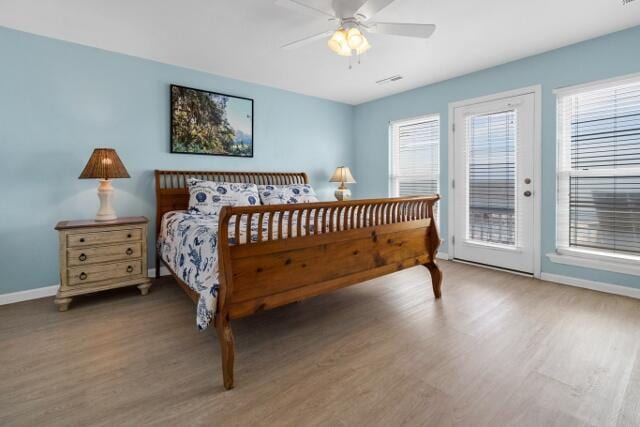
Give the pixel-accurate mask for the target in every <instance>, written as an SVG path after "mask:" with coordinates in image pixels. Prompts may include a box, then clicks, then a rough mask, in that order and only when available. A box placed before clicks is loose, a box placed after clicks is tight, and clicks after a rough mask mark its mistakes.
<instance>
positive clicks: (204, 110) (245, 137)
mask: <svg viewBox="0 0 640 427" xmlns="http://www.w3.org/2000/svg"><path fill="white" fill-rule="evenodd" d="M171 152H172V153H187V154H208V155H212V156H232V157H253V99H249V98H242V97H239V96H232V95H225V94H222V93H216V92H209V91H206V90H200V89H193V88H190V87H184V86H178V85H171Z"/></svg>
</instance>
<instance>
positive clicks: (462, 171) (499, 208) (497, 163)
mask: <svg viewBox="0 0 640 427" xmlns="http://www.w3.org/2000/svg"><path fill="white" fill-rule="evenodd" d="M534 100H535V97H534V94H532V93H531V94H525V95H519V96H513V97H509V98H504V99H499V100H493V101H487V102H481V103H477V104H471V105H465V106H460V107H457V108H455V109H454V145H455V146H454V159H455V162H454V169H455V171H454V174H453V175H454V180H455V181H454V183H453V185H454V188H453V192H454V200H455V201H454V203H455V210H454V239H453V242H452V243H453V257H454V258H455V259H459V260H464V261H470V262H476V263H481V264H486V265H490V266H495V267H500V268H506V269H509V270H515V271H520V272H524V273H531V274H532V273H533V269H534V250H533V230H534V203H533V198H534V197H536V195H535V190H536V189H535V188H533V183H534V182H535V181H534V179H533V172H534V151H533V150H534V136H535V135H534V122H535V112H534Z"/></svg>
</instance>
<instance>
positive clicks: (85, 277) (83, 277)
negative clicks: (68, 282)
mask: <svg viewBox="0 0 640 427" xmlns="http://www.w3.org/2000/svg"><path fill="white" fill-rule="evenodd" d="M86 279H87V273H85V272H84V271H83V272H82V273H80V280H86Z"/></svg>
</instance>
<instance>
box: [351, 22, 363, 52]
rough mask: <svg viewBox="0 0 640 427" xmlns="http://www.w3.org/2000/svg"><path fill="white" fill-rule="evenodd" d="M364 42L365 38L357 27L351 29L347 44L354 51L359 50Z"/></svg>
mask: <svg viewBox="0 0 640 427" xmlns="http://www.w3.org/2000/svg"><path fill="white" fill-rule="evenodd" d="M363 42H364V36H363V35H362V33H361V32H360V30H359V29H358V28H357V27H353V28H350V29H349V31H348V32H347V44H348V45H349V47H350V48H351V49H352V50H353V49H356V50H357V49H358V48H360V46H362V44H363Z"/></svg>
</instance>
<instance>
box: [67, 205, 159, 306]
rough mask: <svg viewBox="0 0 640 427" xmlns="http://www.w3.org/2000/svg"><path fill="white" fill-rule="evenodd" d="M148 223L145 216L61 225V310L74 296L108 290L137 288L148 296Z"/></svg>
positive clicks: (70, 222) (69, 222)
mask: <svg viewBox="0 0 640 427" xmlns="http://www.w3.org/2000/svg"><path fill="white" fill-rule="evenodd" d="M148 222H149V221H148V220H147V218H145V217H143V216H137V217H128V218H118V219H116V220H113V221H93V220H82V221H61V222H59V223H58V225H56V230H58V232H59V237H60V288H59V289H58V293H57V295H56V299H55V303H56V304H58V308H59V310H60V311H66V310H67V309H68V308H69V304H70V303H71V300H72V297H74V296H77V295H82V294H88V293H92V292H98V291H103V290H105V289H113V288H120V287H123V286H132V285H137V286H138V289H140V293H141V294H142V295H146V294H147V293H148V292H149V288H150V287H151V281H150V280H149V277H148V275H147V223H148Z"/></svg>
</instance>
